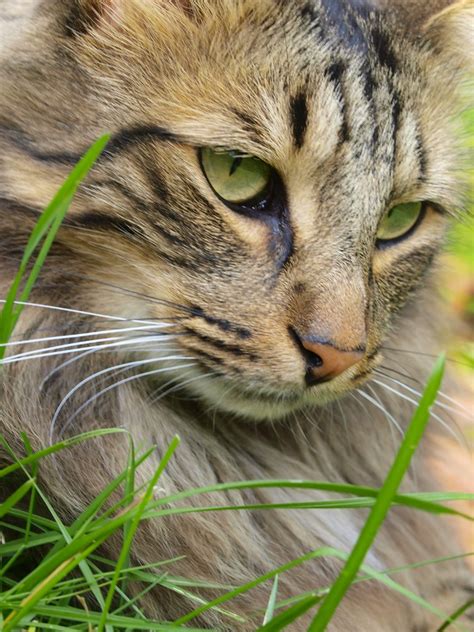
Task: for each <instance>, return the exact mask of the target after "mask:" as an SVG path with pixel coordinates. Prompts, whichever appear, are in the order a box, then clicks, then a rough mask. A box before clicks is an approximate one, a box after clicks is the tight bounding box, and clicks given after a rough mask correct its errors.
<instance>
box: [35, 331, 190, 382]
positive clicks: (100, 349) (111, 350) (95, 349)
mask: <svg viewBox="0 0 474 632" xmlns="http://www.w3.org/2000/svg"><path fill="white" fill-rule="evenodd" d="M173 338H175V336H167V337H166V339H160V340H159V341H160V342H168V340H172V339H173ZM141 340H142V339H141V338H137V339H134V338H131V339H130V341H129V342H130V344H131V345H134V344H135V342H137V341H141ZM154 342H157V341H154ZM117 346H118V345H117V343H115V344H111V345H100V346H99V347H93V348H92V349H88V350H87V351H84V352H83V353H80V354H79V355H78V356H76V357H74V358H70V359H69V360H66V361H65V362H62V363H61V364H60V365H59V366H57V367H55V368H54V369H53V370H52V371H50V372H49V373H48V375H47V376H46V377H45V378H44V379H43V380H42V382H41V384H40V389H39V390H40V391H41V390H42V389H43V388H44V385H45V384H46V382H47V381H48V380H50V379H51V378H52V376H53V375H56V373H59V371H61V370H62V369H64V368H65V367H67V366H69V365H71V364H74V363H75V362H78V361H79V360H81V359H82V358H85V357H87V356H89V355H91V354H93V353H102V352H105V353H116V351H117ZM121 346H125V343H124V344H123V345H121ZM111 347H113V348H111ZM127 351H132V352H137V351H148V352H150V351H166V352H170V353H174V352H175V353H177V352H178V351H179V349H177V348H172V347H163V348H160V349H158V348H157V347H152V348H149V347H147V346H146V345H143V346H141V347H129V346H128V345H127Z"/></svg>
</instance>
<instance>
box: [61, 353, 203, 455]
mask: <svg viewBox="0 0 474 632" xmlns="http://www.w3.org/2000/svg"><path fill="white" fill-rule="evenodd" d="M160 359H164V358H160ZM167 359H171V356H170V358H167ZM175 359H177V360H186V359H191V358H180V357H175ZM142 364H144V363H142ZM191 366H196V363H190V364H184V365H180V366H176V365H175V366H172V367H164V368H161V369H153V370H151V371H145V372H144V373H139V374H138V375H131V376H129V377H126V378H124V379H123V380H119V381H118V382H115V383H114V384H111V385H110V386H107V387H106V388H104V389H102V390H101V391H99V392H98V393H96V394H95V395H94V396H93V397H90V398H89V399H88V400H87V401H85V402H84V403H83V404H81V406H79V408H78V409H77V410H76V411H75V412H74V414H73V415H71V417H69V419H68V420H67V422H66V423H65V424H64V426H63V427H62V428H61V430H60V432H59V433H58V439H61V437H62V436H63V435H64V433H65V432H66V431H67V429H68V428H69V426H70V425H71V423H72V422H73V421H74V419H76V418H77V416H78V415H79V414H80V413H81V412H82V411H83V410H84V409H85V408H86V407H87V406H89V405H90V404H92V403H93V402H95V401H96V400H97V399H98V398H99V397H101V396H102V395H104V394H105V393H107V392H109V391H111V390H112V389H115V388H118V387H119V386H122V385H123V384H126V383H128V382H132V381H134V380H138V379H141V378H144V377H149V376H150V375H157V374H158V373H166V372H168V371H175V370H176V369H186V368H188V367H191ZM57 412H58V411H56V413H57ZM56 413H55V415H54V417H53V420H52V422H51V431H50V442H51V443H52V441H53V439H52V437H54V427H55V424H56V420H57V415H56Z"/></svg>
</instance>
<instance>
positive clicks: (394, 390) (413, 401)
mask: <svg viewBox="0 0 474 632" xmlns="http://www.w3.org/2000/svg"><path fill="white" fill-rule="evenodd" d="M372 381H373V382H374V383H375V384H378V385H379V386H381V387H382V388H384V389H386V390H387V391H390V392H391V393H394V394H395V395H398V397H400V398H401V399H404V400H405V401H407V402H410V403H411V404H413V405H414V406H418V403H419V402H418V401H417V400H416V399H413V398H412V397H408V395H405V394H404V393H400V391H397V390H396V389H395V388H392V387H391V386H389V385H388V384H384V383H383V382H380V380H372ZM430 415H431V417H433V419H436V421H438V422H439V423H440V424H441V425H442V426H443V428H445V429H446V430H447V431H448V432H449V433H450V434H451V435H452V436H453V437H454V438H455V439H456V441H459V440H460V437H459V436H458V435H457V434H456V433H455V432H454V430H453V429H452V428H451V427H450V426H449V424H448V423H446V421H445V420H444V419H443V418H442V417H440V416H439V415H437V414H436V413H434V412H433V411H430ZM461 443H462V441H461Z"/></svg>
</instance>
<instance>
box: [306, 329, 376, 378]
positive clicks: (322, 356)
mask: <svg viewBox="0 0 474 632" xmlns="http://www.w3.org/2000/svg"><path fill="white" fill-rule="evenodd" d="M301 344H302V346H303V347H304V349H305V350H306V354H305V355H306V360H307V362H308V370H307V373H306V383H307V384H308V386H311V385H313V384H317V383H318V382H325V381H327V380H330V379H332V378H334V377H337V376H338V375H341V373H343V372H344V371H345V370H346V369H348V368H350V367H351V366H353V365H354V364H356V363H357V362H359V360H361V358H363V356H364V352H363V351H362V350H358V349H354V350H350V351H341V350H340V349H337V348H336V347H334V346H332V345H331V344H323V343H320V342H310V341H309V340H305V339H304V338H302V339H301Z"/></svg>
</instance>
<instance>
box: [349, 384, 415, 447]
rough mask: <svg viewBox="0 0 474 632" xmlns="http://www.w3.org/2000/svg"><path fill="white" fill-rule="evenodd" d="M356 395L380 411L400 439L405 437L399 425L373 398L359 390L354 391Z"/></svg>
mask: <svg viewBox="0 0 474 632" xmlns="http://www.w3.org/2000/svg"><path fill="white" fill-rule="evenodd" d="M356 391H357V393H359V395H361V396H362V397H363V398H364V399H366V400H367V401H368V402H370V403H371V404H372V405H373V406H375V407H376V408H378V409H379V410H381V411H382V412H383V414H384V415H385V416H386V418H387V419H388V420H389V421H391V422H392V424H393V425H394V426H395V428H396V429H397V430H398V432H399V433H400V435H401V436H402V437H404V436H405V433H404V432H403V430H402V427H401V426H400V424H399V423H398V421H397V420H396V419H395V417H394V416H393V415H392V414H391V413H389V412H388V410H387V409H386V408H385V406H383V405H382V404H381V403H380V402H378V401H377V400H376V399H375V398H374V397H371V396H370V395H369V394H368V393H366V392H365V391H362V390H361V389H359V388H358V389H356Z"/></svg>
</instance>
